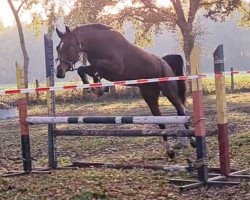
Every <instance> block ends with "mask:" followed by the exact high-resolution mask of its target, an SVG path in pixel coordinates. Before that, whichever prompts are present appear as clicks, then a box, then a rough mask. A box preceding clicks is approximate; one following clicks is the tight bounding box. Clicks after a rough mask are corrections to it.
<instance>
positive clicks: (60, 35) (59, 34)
mask: <svg viewBox="0 0 250 200" xmlns="http://www.w3.org/2000/svg"><path fill="white" fill-rule="evenodd" d="M56 33H57V35H58V37H59V38H62V36H63V33H62V32H61V31H59V30H58V28H56Z"/></svg>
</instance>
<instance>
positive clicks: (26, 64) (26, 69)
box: [8, 0, 30, 87]
mask: <svg viewBox="0 0 250 200" xmlns="http://www.w3.org/2000/svg"><path fill="white" fill-rule="evenodd" d="M8 3H9V5H10V8H11V10H12V13H13V15H14V17H15V20H16V24H17V29H18V34H19V39H20V45H21V50H22V54H23V68H24V80H25V86H26V87H28V82H29V80H28V74H29V60H30V59H29V56H28V53H27V49H26V45H25V40H24V35H23V28H22V24H21V21H20V18H19V15H18V13H19V10H20V8H21V6H22V4H21V5H20V7H19V9H18V10H16V9H15V7H14V5H13V2H12V0H8Z"/></svg>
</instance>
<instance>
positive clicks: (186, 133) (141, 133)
mask: <svg viewBox="0 0 250 200" xmlns="http://www.w3.org/2000/svg"><path fill="white" fill-rule="evenodd" d="M53 133H54V135H55V136H93V137H96V136H103V137H107V136H113V137H158V136H166V137H192V136H194V131H193V130H178V131H171V130H160V129H156V130H133V129H129V130H127V129H116V130H103V129H101V130H99V129H89V130H55V131H53Z"/></svg>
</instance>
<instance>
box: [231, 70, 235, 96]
mask: <svg viewBox="0 0 250 200" xmlns="http://www.w3.org/2000/svg"><path fill="white" fill-rule="evenodd" d="M233 71H234V68H233V67H231V93H234V73H233Z"/></svg>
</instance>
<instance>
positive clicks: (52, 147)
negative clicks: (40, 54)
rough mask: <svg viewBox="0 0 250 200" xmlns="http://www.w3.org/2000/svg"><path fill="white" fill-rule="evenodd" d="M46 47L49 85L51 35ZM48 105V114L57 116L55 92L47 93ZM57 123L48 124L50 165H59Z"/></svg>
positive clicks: (49, 83)
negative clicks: (55, 131) (55, 132)
mask: <svg viewBox="0 0 250 200" xmlns="http://www.w3.org/2000/svg"><path fill="white" fill-rule="evenodd" d="M44 47H45V63H46V78H47V80H46V82H47V87H50V86H54V56H53V41H52V39H51V38H50V37H49V35H44ZM47 106H48V115H49V116H55V93H54V92H48V93H47ZM55 128H56V125H55V124H48V156H49V164H48V165H49V167H51V168H56V167H57V155H56V136H55V134H54V130H55Z"/></svg>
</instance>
